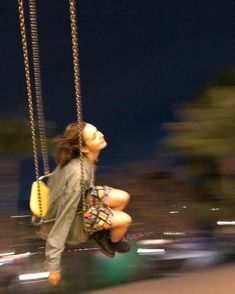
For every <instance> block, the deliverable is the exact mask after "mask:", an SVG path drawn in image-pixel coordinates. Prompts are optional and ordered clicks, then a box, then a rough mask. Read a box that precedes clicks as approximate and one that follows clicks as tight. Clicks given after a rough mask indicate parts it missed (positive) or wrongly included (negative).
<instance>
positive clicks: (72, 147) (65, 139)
mask: <svg viewBox="0 0 235 294" xmlns="http://www.w3.org/2000/svg"><path fill="white" fill-rule="evenodd" d="M82 139H83V147H82V150H81V151H82V153H83V155H84V156H83V158H84V159H83V166H84V184H85V187H86V199H87V201H88V202H89V204H90V205H92V207H93V208H94V210H93V211H88V212H86V213H84V214H83V216H82V214H79V213H77V212H78V211H79V210H80V211H81V210H82V201H81V200H82V198H81V195H82V187H81V167H80V163H81V161H80V158H79V154H80V150H79V126H78V124H77V123H72V124H70V125H68V126H67V128H66V130H65V132H64V134H63V136H62V137H61V138H60V140H59V142H58V145H57V153H56V161H57V168H56V170H55V171H54V173H53V174H52V176H51V177H50V180H49V183H48V185H49V188H50V196H49V209H48V212H47V214H46V217H45V220H46V219H51V218H55V222H54V223H53V224H50V223H46V222H45V223H44V224H42V225H41V227H40V232H39V235H40V236H41V237H42V238H44V239H45V238H46V248H45V255H46V261H45V267H46V269H47V270H48V271H49V281H50V283H51V284H52V285H56V284H57V283H58V282H59V280H60V279H61V266H60V263H61V255H62V252H63V250H64V247H65V243H68V244H79V243H81V242H85V241H86V240H87V239H88V237H89V236H91V237H92V238H93V240H95V241H96V242H97V243H98V245H99V247H100V249H101V250H102V252H103V253H104V254H105V255H107V256H109V257H113V256H114V253H115V252H122V253H124V252H128V251H129V250H130V245H129V244H128V243H125V242H124V241H121V239H122V237H123V236H124V234H125V233H126V231H127V229H128V227H129V225H130V223H131V221H132V220H131V217H130V216H129V215H128V214H127V213H125V212H123V209H124V208H125V206H126V205H127V203H128V201H129V194H128V193H126V192H125V191H122V190H117V189H113V188H110V187H107V186H99V187H96V186H94V183H93V181H94V169H95V162H96V161H97V160H98V156H99V153H100V151H101V150H102V149H103V148H105V147H106V146H107V143H106V141H105V139H104V135H103V134H102V133H101V132H100V131H98V130H97V128H96V127H95V126H93V125H91V124H89V123H83V126H82ZM84 227H85V231H84Z"/></svg>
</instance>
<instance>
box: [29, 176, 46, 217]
mask: <svg viewBox="0 0 235 294" xmlns="http://www.w3.org/2000/svg"><path fill="white" fill-rule="evenodd" d="M48 176H49V175H46V176H42V177H40V178H38V180H36V181H34V182H33V184H32V186H31V193H30V202H29V206H30V210H31V212H32V213H33V215H35V216H37V217H44V216H45V215H46V213H47V210H48V196H49V187H48V186H47V184H46V183H44V181H43V179H44V178H45V177H48ZM38 185H39V187H38ZM38 189H39V191H40V195H39V193H38ZM39 199H41V203H39V202H40V200H39Z"/></svg>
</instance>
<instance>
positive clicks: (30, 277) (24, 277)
mask: <svg viewBox="0 0 235 294" xmlns="http://www.w3.org/2000/svg"><path fill="white" fill-rule="evenodd" d="M48 276H49V272H41V273H34V274H23V275H19V280H20V281H29V280H37V279H43V278H48Z"/></svg>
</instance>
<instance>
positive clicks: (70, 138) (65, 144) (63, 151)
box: [56, 122, 86, 167]
mask: <svg viewBox="0 0 235 294" xmlns="http://www.w3.org/2000/svg"><path fill="white" fill-rule="evenodd" d="M85 126H86V123H85V122H83V123H82V131H83V130H84V128H85ZM79 156H80V146H79V125H78V123H71V124H69V125H68V126H67V127H66V129H65V131H64V133H63V135H62V136H61V137H60V138H59V140H58V142H57V147H56V163H57V164H58V165H59V166H60V167H64V166H65V165H66V164H68V163H69V162H70V161H71V160H72V159H74V158H77V157H79Z"/></svg>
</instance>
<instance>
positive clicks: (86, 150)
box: [81, 146, 89, 153]
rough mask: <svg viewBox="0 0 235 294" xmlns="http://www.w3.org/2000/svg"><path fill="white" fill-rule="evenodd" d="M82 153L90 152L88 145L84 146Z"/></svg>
mask: <svg viewBox="0 0 235 294" xmlns="http://www.w3.org/2000/svg"><path fill="white" fill-rule="evenodd" d="M81 151H82V153H88V151H89V150H88V148H87V147H86V146H83V147H82V149H81Z"/></svg>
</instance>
